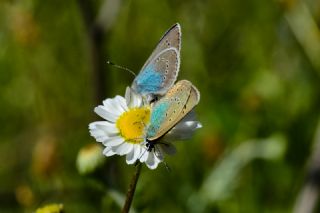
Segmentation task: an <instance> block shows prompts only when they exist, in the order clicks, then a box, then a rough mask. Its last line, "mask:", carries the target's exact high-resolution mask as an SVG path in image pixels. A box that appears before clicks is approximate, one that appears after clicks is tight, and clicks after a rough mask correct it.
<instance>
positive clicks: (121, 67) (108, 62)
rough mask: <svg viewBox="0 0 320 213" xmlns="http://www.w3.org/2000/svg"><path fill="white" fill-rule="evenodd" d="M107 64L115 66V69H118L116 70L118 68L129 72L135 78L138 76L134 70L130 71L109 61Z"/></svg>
mask: <svg viewBox="0 0 320 213" xmlns="http://www.w3.org/2000/svg"><path fill="white" fill-rule="evenodd" d="M107 64H110V65H111V66H114V67H116V68H118V69H121V70H126V71H128V72H129V73H131V74H132V75H133V76H134V77H136V76H137V75H136V74H135V73H134V72H133V71H132V70H130V69H129V68H126V67H123V66H120V65H118V64H115V63H113V62H111V61H107Z"/></svg>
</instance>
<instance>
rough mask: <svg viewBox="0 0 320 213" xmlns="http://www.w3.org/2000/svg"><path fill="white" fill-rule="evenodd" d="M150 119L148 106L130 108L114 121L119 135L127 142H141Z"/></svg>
mask: <svg viewBox="0 0 320 213" xmlns="http://www.w3.org/2000/svg"><path fill="white" fill-rule="evenodd" d="M149 120H150V107H141V108H131V109H129V111H127V112H124V113H122V115H120V117H119V118H118V120H117V122H116V126H117V128H118V129H119V131H120V134H121V136H122V137H123V138H124V139H125V140H126V141H127V142H129V143H134V144H137V143H141V142H142V141H143V137H144V135H145V127H146V126H147V125H148V123H149Z"/></svg>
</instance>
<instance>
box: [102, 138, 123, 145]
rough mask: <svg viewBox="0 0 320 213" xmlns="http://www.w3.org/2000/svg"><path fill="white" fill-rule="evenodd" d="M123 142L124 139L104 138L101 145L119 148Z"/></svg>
mask: <svg viewBox="0 0 320 213" xmlns="http://www.w3.org/2000/svg"><path fill="white" fill-rule="evenodd" d="M123 142H124V139H123V138H122V137H120V136H115V137H110V138H106V139H105V140H104V141H103V142H102V143H103V145H105V146H119V145H120V144H122V143H123Z"/></svg>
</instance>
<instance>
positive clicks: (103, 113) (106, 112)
mask: <svg viewBox="0 0 320 213" xmlns="http://www.w3.org/2000/svg"><path fill="white" fill-rule="evenodd" d="M94 112H95V113H97V114H98V115H99V116H100V117H102V118H104V119H106V120H107V121H110V122H113V123H114V122H116V120H117V118H118V116H117V115H116V114H115V113H114V112H112V111H110V109H108V108H106V107H105V106H102V105H99V106H97V107H95V108H94Z"/></svg>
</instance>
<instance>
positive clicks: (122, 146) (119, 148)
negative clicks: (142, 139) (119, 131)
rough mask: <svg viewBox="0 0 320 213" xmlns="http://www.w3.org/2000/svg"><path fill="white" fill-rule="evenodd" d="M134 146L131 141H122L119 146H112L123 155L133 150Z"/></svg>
mask: <svg viewBox="0 0 320 213" xmlns="http://www.w3.org/2000/svg"><path fill="white" fill-rule="evenodd" d="M132 148H133V144H131V143H122V144H120V145H119V146H117V147H112V150H113V151H114V152H116V153H117V154H118V155H120V156H122V155H126V154H128V153H129V152H131V150H132Z"/></svg>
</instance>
